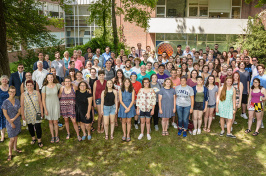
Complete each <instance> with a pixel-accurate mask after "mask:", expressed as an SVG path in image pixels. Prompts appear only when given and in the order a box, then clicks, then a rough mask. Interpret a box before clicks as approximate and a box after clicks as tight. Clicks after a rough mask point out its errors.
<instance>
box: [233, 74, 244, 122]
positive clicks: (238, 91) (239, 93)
mask: <svg viewBox="0 0 266 176" xmlns="http://www.w3.org/2000/svg"><path fill="white" fill-rule="evenodd" d="M233 87H234V88H235V89H236V109H238V108H241V103H240V102H242V92H243V84H242V83H241V82H240V75H239V73H238V72H235V73H234V74H233ZM235 117H236V114H234V118H233V124H237V122H236V121H235Z"/></svg>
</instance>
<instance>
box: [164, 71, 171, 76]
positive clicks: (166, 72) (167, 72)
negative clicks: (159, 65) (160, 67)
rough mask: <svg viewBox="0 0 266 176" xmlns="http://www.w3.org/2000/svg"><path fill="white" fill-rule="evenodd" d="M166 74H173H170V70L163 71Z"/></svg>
mask: <svg viewBox="0 0 266 176" xmlns="http://www.w3.org/2000/svg"><path fill="white" fill-rule="evenodd" d="M163 73H164V74H166V75H167V76H169V77H170V76H171V74H170V72H169V71H168V70H164V72H163Z"/></svg>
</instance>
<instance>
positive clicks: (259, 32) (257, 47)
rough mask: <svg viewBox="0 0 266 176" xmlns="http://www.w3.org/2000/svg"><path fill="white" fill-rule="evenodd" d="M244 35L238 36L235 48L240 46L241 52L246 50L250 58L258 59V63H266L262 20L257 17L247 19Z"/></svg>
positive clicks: (264, 33) (265, 40)
mask: <svg viewBox="0 0 266 176" xmlns="http://www.w3.org/2000/svg"><path fill="white" fill-rule="evenodd" d="M244 32H245V33H246V35H239V36H238V38H237V40H236V41H237V42H236V46H242V47H241V48H242V50H244V49H247V50H248V51H249V55H250V56H251V57H256V58H258V59H259V61H260V63H264V64H265V61H266V50H265V48H266V31H265V28H264V25H263V23H262V20H261V19H260V18H259V17H258V16H255V17H249V19H248V23H247V28H246V29H245V30H244Z"/></svg>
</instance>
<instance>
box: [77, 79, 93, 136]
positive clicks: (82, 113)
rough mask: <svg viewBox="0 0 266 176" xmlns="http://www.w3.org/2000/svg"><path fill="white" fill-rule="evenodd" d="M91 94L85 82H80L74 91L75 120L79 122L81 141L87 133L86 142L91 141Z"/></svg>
mask: <svg viewBox="0 0 266 176" xmlns="http://www.w3.org/2000/svg"><path fill="white" fill-rule="evenodd" d="M91 106H92V94H91V93H90V91H89V86H88V84H87V83H86V82H84V81H81V82H80V83H79V85H78V90H77V91H76V118H77V122H81V129H82V132H83V136H82V140H85V139H86V136H87V133H86V129H87V132H88V140H91V123H92V119H93V118H92V111H91Z"/></svg>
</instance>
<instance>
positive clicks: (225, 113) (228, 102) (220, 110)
mask: <svg viewBox="0 0 266 176" xmlns="http://www.w3.org/2000/svg"><path fill="white" fill-rule="evenodd" d="M235 102H236V90H235V88H234V87H233V78H232V77H226V79H225V82H224V85H223V86H222V87H220V88H219V93H218V96H217V100H216V114H217V115H219V116H220V124H221V128H222V131H221V133H220V136H223V135H224V123H225V122H224V121H225V119H227V135H226V136H227V137H230V138H236V136H234V135H233V134H232V133H231V127H232V120H233V117H234V113H235V112H236V103H235Z"/></svg>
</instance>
